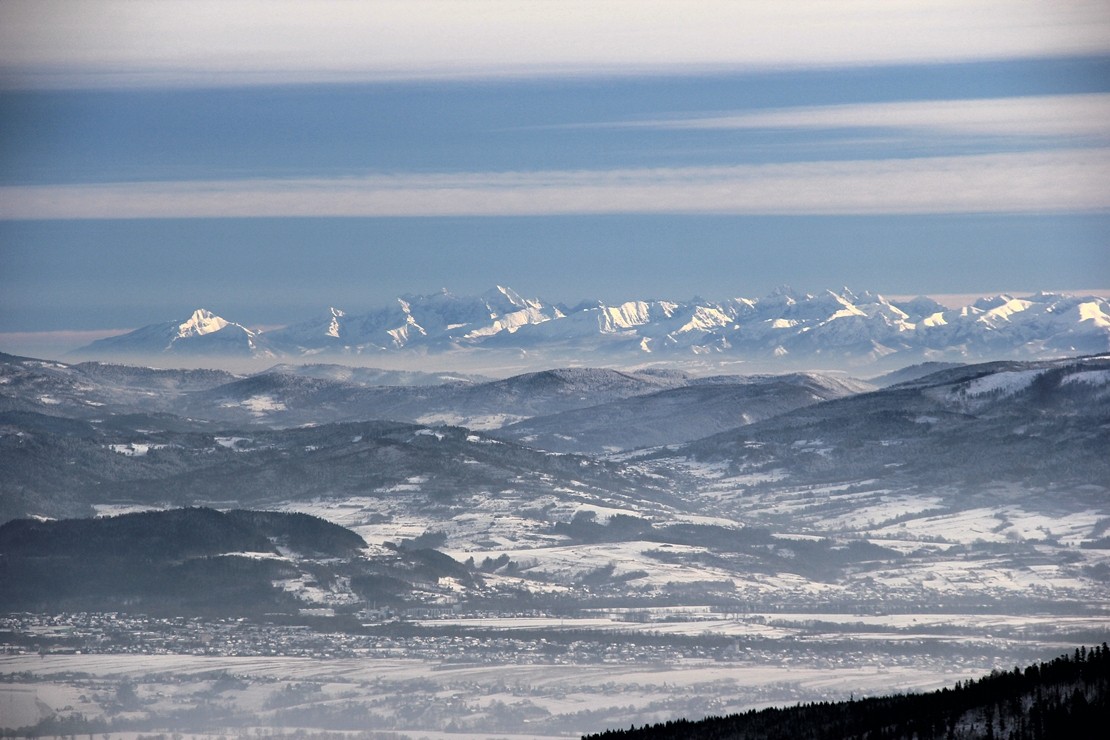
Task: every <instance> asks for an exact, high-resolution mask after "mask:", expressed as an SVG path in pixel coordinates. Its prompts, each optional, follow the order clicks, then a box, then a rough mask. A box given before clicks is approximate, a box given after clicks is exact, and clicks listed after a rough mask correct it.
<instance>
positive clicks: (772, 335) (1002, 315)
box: [77, 286, 1110, 369]
mask: <svg viewBox="0 0 1110 740" xmlns="http://www.w3.org/2000/svg"><path fill="white" fill-rule="evenodd" d="M490 349H498V350H509V351H512V352H517V353H521V352H523V353H537V354H539V355H540V356H541V357H545V358H546V359H545V360H544V361H543V364H545V365H547V366H550V365H553V364H565V363H566V362H567V361H568V360H570V359H574V360H580V359H583V358H585V359H587V360H588V361H589V362H591V364H606V363H607V362H614V361H621V362H635V361H644V360H651V361H654V360H663V361H676V360H683V359H696V358H707V357H708V358H720V359H722V360H727V359H730V358H731V359H740V360H744V361H758V362H765V363H778V365H779V366H782V367H784V368H785V367H789V368H791V369H808V368H809V367H812V365H813V364H814V363H822V364H823V365H828V364H833V365H850V366H856V367H860V366H866V365H869V364H874V363H882V365H883V366H884V367H886V368H895V367H898V366H902V365H907V364H911V363H915V362H926V361H957V362H970V361H981V360H985V359H997V358H1013V359H1034V358H1046V357H1059V356H1074V355H1081V354H1093V353H1098V352H1106V351H1110V301H1108V300H1107V299H1106V298H1102V297H1098V296H1072V295H1065V294H1058V293H1037V294H1034V295H1030V296H1025V297H1015V296H1010V295H999V296H993V297H987V298H981V299H978V300H976V301H974V302H973V303H971V304H969V305H966V306H962V307H958V308H947V307H945V306H942V305H940V304H939V303H937V302H935V301H933V300H931V299H929V298H925V297H918V298H915V299H912V300H909V301H901V302H899V301H890V300H888V299H886V298H884V297H883V296H881V295H878V294H876V293H871V292H867V291H864V292H859V293H856V292H853V291H851V290H848V289H846V288H845V289H842V290H840V291H839V292H835V291H829V290H827V291H824V292H821V293H817V294H808V293H798V292H796V291H793V290H791V289H789V288H780V289H778V290H776V291H774V292H773V293H771V294H770V295H768V296H766V297H764V298H761V299H751V298H731V299H727V300H721V301H706V300H701V299H694V300H689V301H673V300H658V299H652V300H646V299H635V300H629V301H625V302H620V303H605V302H586V303H583V304H580V305H578V306H574V307H567V306H560V305H555V304H550V303H546V302H544V301H542V300H539V299H531V298H523V297H521V296H520V295H519V294H518V293H516V292H514V291H513V290H511V289H509V288H506V287H501V286H498V287H497V288H495V289H494V290H491V291H489V292H487V293H484V294H482V295H480V296H456V295H453V294H451V293H448V292H446V291H444V292H441V293H435V294H432V295H406V296H402V297H400V298H397V299H396V300H395V301H394V302H393V303H392V304H389V305H386V306H384V307H382V308H379V309H376V310H373V311H370V312H367V313H360V314H352V313H349V312H347V311H344V310H341V309H338V308H330V309H328V310H327V311H325V312H323V313H322V314H321V315H320V316H319V317H318V318H315V319H311V320H308V321H305V322H301V323H298V324H294V325H292V326H288V327H286V328H284V329H278V330H275V331H270V332H266V333H264V334H262V333H257V332H252V331H250V330H248V329H246V328H245V327H243V326H241V325H239V324H234V323H231V322H229V321H227V320H225V319H222V318H220V317H218V316H215V315H213V314H211V313H210V312H208V311H204V310H198V311H197V312H195V313H194V314H193V315H192V316H191V317H189V318H188V319H186V320H185V321H172V322H166V323H163V324H155V325H152V326H148V327H144V328H142V329H138V330H136V331H134V332H131V333H129V334H125V335H123V336H119V337H111V338H109V339H104V340H100V341H97V342H94V343H93V344H91V345H89V346H88V347H85V348H83V349H82V350H78V352H77V354H83V355H94V356H104V355H108V354H127V355H136V354H150V355H166V354H170V355H205V354H208V355H225V356H226V355H238V356H254V357H259V356H262V357H266V356H282V357H289V358H309V357H313V358H315V357H320V356H329V355H330V356H348V357H375V356H383V355H391V354H398V353H400V354H404V355H406V356H408V357H410V358H414V357H422V356H426V355H428V354H430V353H432V354H434V353H444V352H453V353H460V352H461V353H468V352H470V353H473V352H475V351H477V350H490ZM558 358H562V359H558Z"/></svg>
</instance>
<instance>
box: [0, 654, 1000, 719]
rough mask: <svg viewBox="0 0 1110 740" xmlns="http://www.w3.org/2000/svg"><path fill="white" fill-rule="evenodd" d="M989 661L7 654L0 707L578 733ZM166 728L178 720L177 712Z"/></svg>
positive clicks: (887, 685)
mask: <svg viewBox="0 0 1110 740" xmlns="http://www.w3.org/2000/svg"><path fill="white" fill-rule="evenodd" d="M993 667H1006V666H1005V664H1001V665H1000V666H999V665H994V664H993V663H991V661H989V660H987V661H984V660H983V659H982V658H976V659H972V660H961V661H958V662H957V661H946V660H941V659H936V658H924V659H921V660H918V661H914V662H912V663H910V662H907V661H904V660H891V661H880V660H874V659H873V656H872V658H871V659H861V658H860V657H858V656H842V657H826V658H821V659H814V658H812V657H806V656H805V655H804V654H800V655H797V656H791V655H789V654H784V655H783V657H782V660H781V661H779V662H777V664H770V663H765V662H762V661H758V660H745V659H744V658H743V656H737V658H736V659H734V660H732V661H728V662H721V661H711V660H686V661H681V662H675V663H669V664H666V665H663V664H642V663H636V662H622V661H620V660H615V661H612V662H608V663H598V664H593V665H581V664H576V665H561V664H553V663H534V664H524V665H511V666H507V665H503V664H502V665H481V664H467V663H454V662H428V661H421V660H407V659H403V658H396V659H380V658H373V659H362V658H360V659H348V660H328V661H322V660H313V659H310V658H282V657H274V658H233V657H196V656H179V655H137V656H131V655H47V656H45V657H39V656H37V655H36V656H30V655H5V656H0V675H3V676H7V677H11V679H10V680H7V681H4V682H2V683H0V709H2V710H3V715H4V718H5V719H4V722H3V724H4V725H5V726H9V727H20V726H26V725H29V724H33V723H34V722H35V721H37V720H38V719H40V718H41V717H42V716H45V714H48V713H49V712H50V711H62V712H64V713H67V712H79V713H82V714H85V715H86V716H88V717H99V716H109V715H107V714H106V710H105V708H104V705H105V704H108V703H109V702H110V700H112V699H114V698H115V697H116V696H117V695H119V694H120V691H121V690H120V686H121V685H123V684H126V685H128V686H131V687H133V690H134V695H135V699H134V702H133V703H132V705H131V707H130V708H129V709H126V710H123V711H122V712H120V711H118V710H117V712H116V714H115V715H112V716H116V717H119V716H125V715H129V716H132V717H138V716H145V717H166V718H169V717H170V716H172V715H174V714H175V713H176V712H180V711H182V710H188V709H190V708H195V707H196V706H197V705H198V703H201V702H210V703H211V704H212V705H213V706H216V705H218V706H220V707H221V708H223V709H228V708H230V709H232V710H233V711H235V712H240V713H242V714H243V715H246V716H250V717H251V718H252V720H253V722H252V724H253V725H254V726H262V727H267V726H270V727H275V726H276V727H296V726H305V727H314V726H316V725H314V724H313V718H314V717H318V716H325V715H326V716H330V717H333V718H334V717H343V716H348V717H352V718H355V717H357V718H361V719H362V721H364V722H365V723H366V724H365V725H363V728H364V729H383V730H384V729H392V730H396V731H400V732H414V733H420V734H422V735H426V734H428V733H431V732H441V731H444V730H447V729H450V728H454V730H456V731H458V732H461V733H467V734H452V737H466V736H468V734H471V735H473V736H476V737H483V736H484V737H488V736H490V734H495V735H496V736H499V737H501V736H508V733H513V734H525V733H528V734H526V736H527V737H575V736H578V735H580V734H581V733H583V732H589V731H596V730H599V729H603V728H605V727H613V726H625V725H628V724H629V723H631V722H635V723H637V724H642V723H644V722H648V721H655V720H665V719H670V718H673V717H675V716H682V715H685V716H699V715H704V714H709V713H721V712H732V711H741V710H745V709H750V708H754V707H761V706H768V705H777V704H789V703H794V702H797V701H802V700H811V699H840V698H846V697H848V696H849V695H854V696H856V697H859V696H865V695H869V694H882V693H888V692H890V691H910V690H926V689H933V688H938V687H940V686H944V685H949V684H951V683H953V682H954V681H956V680H960V679H963V678H969V677H972V676H977V675H979V674H982V673H985V672H989V671H990V669H991V668H993ZM17 676H18V678H16V677H17ZM298 716H299V717H300V722H297V721H296V718H297V717H298ZM155 725H157V722H155ZM529 728H532V731H531V732H530V733H529ZM167 729H170V730H172V729H174V728H173V727H172V726H171V725H170V721H169V720H167ZM178 729H186V730H188V728H178ZM348 729H355V727H350V728H348ZM514 730H515V733H514Z"/></svg>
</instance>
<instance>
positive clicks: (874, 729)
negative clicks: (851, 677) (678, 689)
mask: <svg viewBox="0 0 1110 740" xmlns="http://www.w3.org/2000/svg"><path fill="white" fill-rule="evenodd" d="M1108 716H1110V649H1108V648H1107V646H1106V644H1105V643H1104V644H1103V645H1102V646H1101V647H1098V646H1096V647H1094V648H1092V649H1091V650H1089V651H1088V650H1087V648H1086V647H1082V648H1077V649H1076V650H1075V653H1074V655H1070V656H1069V655H1062V656H1060V657H1059V658H1056V659H1055V660H1052V661H1050V662H1047V663H1041V664H1034V665H1031V666H1029V667H1027V668H1025V670H1022V669H1021V668H1014V669H1013V670H1012V671H1010V672H999V671H995V672H993V673H991V675H989V676H985V677H983V678H981V679H979V680H972V681H965V682H964V683H962V684H961V683H957V684H956V685H955V686H954V687H953V688H952V689H948V688H944V689H942V690H940V691H935V692H932V693H928V694H920V695H895V696H881V697H873V698H868V699H860V700H858V701H857V700H853V701H850V702H839V703H835V704H827V703H824V704H807V705H800V706H796V707H787V708H783V709H763V710H752V711H750V712H748V713H746V714H743V715H731V716H728V717H709V718H706V719H703V720H700V721H698V722H688V721H684V720H676V721H673V722H667V723H664V724H657V725H651V726H645V727H642V728H640V729H635V728H632V729H629V730H611V731H607V732H602V733H599V734H595V735H587V736H585V738H584V740H603V739H604V738H615V739H617V740H622V739H623V740H709V739H710V738H712V739H713V740H718V739H724V738H733V739H735V740H744V739H745V738H762V739H763V740H780V739H781V740H789V739H791V738H794V739H796V740H825V739H827V740H848V739H849V738H918V740H932V739H934V738H935V739H936V740H941V739H942V738H961V739H963V738H1012V740H1034V739H1037V740H1039V739H1041V738H1064V737H1069V738H1085V737H1097V736H1098V733H1099V732H1100V731H1101V729H1103V728H1104V726H1105V722H1106V718H1107V717H1108Z"/></svg>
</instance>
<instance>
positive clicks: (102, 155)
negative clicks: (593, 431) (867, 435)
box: [0, 0, 1110, 351]
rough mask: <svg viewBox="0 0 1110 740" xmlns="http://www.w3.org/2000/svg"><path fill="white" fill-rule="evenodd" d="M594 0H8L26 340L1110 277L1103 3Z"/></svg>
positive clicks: (1, 281) (9, 207) (17, 292)
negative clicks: (411, 310)
mask: <svg viewBox="0 0 1110 740" xmlns="http://www.w3.org/2000/svg"><path fill="white" fill-rule="evenodd" d="M594 5H597V4H596V3H595V4H592V5H591V4H588V3H579V2H576V1H571V2H562V3H547V2H542V1H541V2H530V3H522V2H509V1H507V0H473V2H465V3H450V2H437V1H435V0H428V1H423V0H418V1H417V2H404V3H401V2H390V1H386V2H381V3H372V4H367V3H345V2H334V3H322V4H317V3H313V4H300V3H284V2H274V3H257V2H221V3H209V2H189V3H185V2H146V3H137V2H127V1H126V0H122V1H119V2H111V1H104V2H99V1H94V2H77V3H55V2H52V1H51V0H46V1H45V2H42V1H40V2H22V1H20V0H16V1H14V2H6V3H4V4H3V5H0V132H3V134H2V137H0V349H8V348H14V347H16V345H19V347H30V346H32V344H33V340H34V336H35V334H36V333H39V332H56V334H54V335H52V337H53V339H52V341H55V342H57V343H64V342H65V341H69V340H70V339H73V340H76V339H81V338H84V337H85V336H86V335H73V336H72V337H71V336H70V334H67V333H68V332H96V331H98V330H107V329H118V328H127V327H134V326H138V325H142V324H147V323H153V322H155V321H161V320H166V319H171V318H178V317H179V316H183V315H187V313H188V312H189V311H191V310H192V308H194V307H196V306H201V305H203V306H206V307H208V308H211V309H213V310H215V311H217V312H218V313H220V314H221V315H224V316H226V317H227V318H230V319H232V320H236V321H240V322H242V323H247V324H255V325H257V324H264V323H285V322H289V321H295V320H297V319H298V318H300V317H303V316H304V315H305V314H306V313H318V312H321V311H323V310H325V309H326V308H327V306H329V305H338V306H340V307H342V308H345V309H347V310H348V311H359V310H365V309H369V308H372V307H374V306H378V305H381V304H382V303H384V302H386V301H388V300H390V299H391V298H392V297H393V296H395V295H398V294H401V293H406V292H417V293H419V292H429V291H435V290H439V289H440V288H448V289H450V290H452V291H454V292H458V293H469V292H479V291H482V290H485V289H487V288H488V287H490V286H492V285H493V284H495V283H501V284H509V285H512V286H513V287H514V288H515V289H517V290H518V291H519V292H521V293H524V294H526V295H535V296H539V297H543V298H545V299H548V300H554V301H564V302H567V303H574V302H577V301H579V300H582V299H585V298H591V297H599V298H603V299H606V300H622V299H628V298H632V297H647V296H650V297H669V298H675V299H683V298H688V297H691V296H693V295H696V294H698V295H702V296H704V297H709V298H724V297H729V296H747V297H759V296H761V295H763V294H765V293H767V292H769V291H770V290H771V289H773V288H774V287H775V286H777V285H780V284H783V283H788V284H791V285H794V286H795V287H796V288H799V289H804V290H819V289H823V288H826V287H834V288H835V287H839V286H841V285H845V284H847V285H849V286H851V287H853V288H856V289H869V290H876V291H879V292H884V293H890V294H918V293H926V294H931V295H938V294H951V293H961V294H963V293H983V294H987V293H994V292H998V291H1002V290H1013V291H1035V290H1039V289H1051V290H1100V291H1105V290H1107V289H1110V236H1108V235H1110V215H1108V207H1110V187H1107V185H1108V184H1110V124H1108V123H1107V121H1110V9H1108V8H1107V7H1106V6H1105V4H1104V3H1097V2H1094V3H1086V2H1041V1H1039V0H1027V1H1026V0H1008V1H1007V2H994V0H982V1H981V2H977V3H956V2H947V1H946V0H927V1H921V2H906V3H880V2H864V1H862V0H860V1H858V2H856V1H847V2H843V3H814V2H782V3H719V2H710V1H708V0H707V1H706V2H698V3H667V2H653V1H651V0H646V1H642V2H639V3H630V2H622V1H621V0H617V1H616V2H612V3H606V4H603V5H602V7H600V8H598V7H594ZM5 340H6V341H5ZM78 343H79V342H78ZM43 346H45V345H43ZM9 351H11V350H10V349H9Z"/></svg>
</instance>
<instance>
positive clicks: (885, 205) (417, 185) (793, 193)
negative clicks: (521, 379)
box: [0, 148, 1110, 220]
mask: <svg viewBox="0 0 1110 740" xmlns="http://www.w3.org/2000/svg"><path fill="white" fill-rule="evenodd" d="M1108 176H1110V148H1098V149H1071V150H1059V151H1050V152H1031V153H1007V154H985V155H975V156H958V157H923V158H917V159H885V160H865V161H846V162H803V163H792V164H768V165H745V166H730V167H685V168H650V169H649V168H645V169H624V170H604V171H546V172H524V173H516V172H507V173H506V172H502V173H456V174H434V175H424V174H398V175H375V176H370V177H364V178H336V179H325V178H314V179H289V180H268V179H251V180H231V181H187V182H141V183H121V184H101V185H75V186H16V187H6V188H0V219H13V220H14V219H75V218H83V219H96V218H113V219H131V218H225V217H228V218H229V217H282V216H285V217H293V216H302V217H347V216H373V217H381V216H402V217H428V216H520V215H563V214H618V213H625V214H633V213H636V214H651V213H673V214H698V213H704V214H799V215H800V214H843V215H847V214H942V213H1067V212H1099V211H1105V210H1106V209H1108V208H1110V191H1108V190H1107V188H1106V187H1105V183H1106V182H1107V178H1108Z"/></svg>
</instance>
